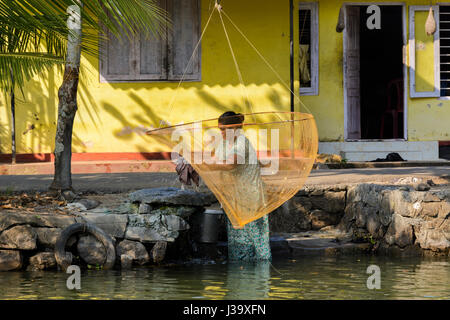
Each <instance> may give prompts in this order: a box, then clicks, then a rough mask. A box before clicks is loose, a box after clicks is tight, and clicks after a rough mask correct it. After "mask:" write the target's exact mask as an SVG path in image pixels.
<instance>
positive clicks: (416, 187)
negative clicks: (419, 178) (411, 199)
mask: <svg viewBox="0 0 450 320" xmlns="http://www.w3.org/2000/svg"><path fill="white" fill-rule="evenodd" d="M413 188H414V190H416V191H428V190H430V186H429V185H428V184H426V183H414V184H413Z"/></svg>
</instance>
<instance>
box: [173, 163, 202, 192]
mask: <svg viewBox="0 0 450 320" xmlns="http://www.w3.org/2000/svg"><path fill="white" fill-rule="evenodd" d="M175 171H176V172H177V174H178V179H179V180H180V182H181V183H182V184H184V185H187V186H190V185H192V182H194V184H195V185H196V186H197V187H198V185H199V183H200V176H199V175H198V173H197V172H196V171H195V169H194V168H193V167H192V166H191V165H190V164H189V163H188V162H187V161H186V160H185V159H183V158H179V159H178V160H177V166H176V168H175Z"/></svg>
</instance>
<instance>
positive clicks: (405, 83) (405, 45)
mask: <svg viewBox="0 0 450 320" xmlns="http://www.w3.org/2000/svg"><path fill="white" fill-rule="evenodd" d="M373 4H374V5H378V6H399V7H402V20H403V21H402V25H403V137H404V138H401V139H356V140H355V139H349V138H348V121H349V120H350V119H349V117H348V108H347V28H345V29H344V32H343V33H344V37H343V46H344V51H343V59H342V60H343V70H344V140H345V141H408V122H407V120H408V73H407V72H408V66H407V61H406V59H407V48H408V40H407V10H406V9H407V8H406V3H404V2H376V1H375V2H344V3H343V6H344V11H345V14H344V20H345V25H347V6H370V5H373Z"/></svg>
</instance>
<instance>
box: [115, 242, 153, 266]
mask: <svg viewBox="0 0 450 320" xmlns="http://www.w3.org/2000/svg"><path fill="white" fill-rule="evenodd" d="M116 253H117V256H119V257H121V260H122V256H123V255H127V256H129V257H131V259H132V261H133V262H136V263H137V264H139V265H143V264H146V263H147V262H149V261H150V256H149V254H148V252H147V250H146V249H145V247H144V245H143V244H142V243H140V242H136V241H130V240H123V241H122V242H121V243H119V245H118V246H117V248H116Z"/></svg>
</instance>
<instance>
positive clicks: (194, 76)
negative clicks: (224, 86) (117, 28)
mask: <svg viewBox="0 0 450 320" xmlns="http://www.w3.org/2000/svg"><path fill="white" fill-rule="evenodd" d="M156 2H157V4H158V5H159V6H160V7H161V8H163V9H165V10H167V12H168V13H169V15H170V18H171V22H172V25H171V28H167V30H168V33H167V36H166V37H165V38H164V39H163V38H162V37H150V38H146V37H144V36H137V37H135V38H132V39H129V38H128V37H123V38H122V39H115V38H114V35H113V34H111V33H109V34H107V36H108V38H110V39H112V40H110V41H106V42H105V43H103V44H102V45H101V46H100V52H101V53H100V81H102V82H133V81H176V80H180V79H181V78H182V76H183V73H184V71H185V69H186V67H187V66H188V63H189V60H190V59H191V56H192V55H193V52H194V49H195V46H196V44H197V42H198V40H199V39H200V1H199V0H182V1H180V0H156ZM200 66H201V53H200V49H199V50H197V51H196V52H195V54H194V56H193V60H192V62H191V64H190V66H189V68H188V69H187V70H186V74H185V77H184V80H191V81H198V80H201V68H200Z"/></svg>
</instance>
